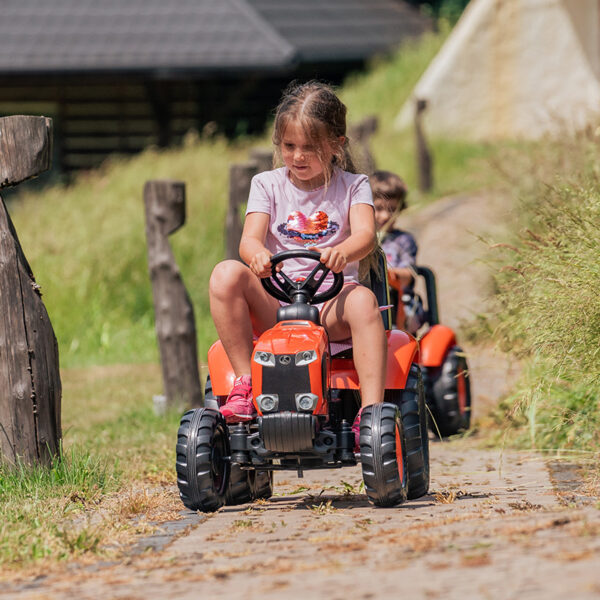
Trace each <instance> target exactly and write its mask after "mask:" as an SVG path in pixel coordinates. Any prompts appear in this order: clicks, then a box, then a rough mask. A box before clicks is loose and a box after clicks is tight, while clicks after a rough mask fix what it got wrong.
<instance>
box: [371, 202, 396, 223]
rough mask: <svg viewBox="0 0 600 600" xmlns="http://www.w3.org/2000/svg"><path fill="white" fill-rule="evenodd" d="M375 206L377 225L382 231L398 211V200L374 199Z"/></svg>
mask: <svg viewBox="0 0 600 600" xmlns="http://www.w3.org/2000/svg"><path fill="white" fill-rule="evenodd" d="M373 204H374V205H375V223H377V229H381V228H382V227H383V226H384V225H385V224H386V223H387V222H388V221H389V220H390V219H391V218H392V215H393V214H394V213H395V212H396V210H397V209H398V200H393V199H389V198H373Z"/></svg>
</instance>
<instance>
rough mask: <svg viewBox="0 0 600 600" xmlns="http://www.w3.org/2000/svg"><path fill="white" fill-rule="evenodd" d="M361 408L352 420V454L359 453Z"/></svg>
mask: <svg viewBox="0 0 600 600" xmlns="http://www.w3.org/2000/svg"><path fill="white" fill-rule="evenodd" d="M362 410H363V409H362V408H360V409H359V411H358V414H357V415H356V417H355V418H354V423H352V431H353V432H354V453H355V454H357V453H359V452H360V415H361V414H362Z"/></svg>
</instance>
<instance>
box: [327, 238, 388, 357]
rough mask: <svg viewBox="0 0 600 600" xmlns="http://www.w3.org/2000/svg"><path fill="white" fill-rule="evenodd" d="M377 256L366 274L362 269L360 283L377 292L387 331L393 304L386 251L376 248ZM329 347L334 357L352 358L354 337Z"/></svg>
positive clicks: (333, 343)
mask: <svg viewBox="0 0 600 600" xmlns="http://www.w3.org/2000/svg"><path fill="white" fill-rule="evenodd" d="M375 256H376V264H375V265H373V264H372V265H371V266H370V268H369V270H368V271H366V270H365V273H364V274H363V273H362V270H363V269H362V268H361V269H360V271H361V273H360V274H361V277H360V283H361V284H362V285H366V286H367V287H368V288H370V289H371V291H372V292H373V293H374V294H375V297H376V298H377V304H379V310H380V311H381V318H382V319H383V326H384V327H385V329H386V331H389V330H390V329H391V328H392V311H391V308H392V304H391V302H390V288H389V286H388V280H387V262H386V259H385V253H384V251H383V250H382V249H381V248H380V247H378V248H377V250H375ZM361 267H362V265H361ZM329 349H330V352H331V357H332V358H333V357H335V358H352V339H351V338H348V339H346V340H338V341H336V342H330V343H329Z"/></svg>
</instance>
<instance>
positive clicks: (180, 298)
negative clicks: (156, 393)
mask: <svg viewBox="0 0 600 600" xmlns="http://www.w3.org/2000/svg"><path fill="white" fill-rule="evenodd" d="M144 204H145V207H146V239H147V242H148V267H149V270H150V279H151V281H152V295H153V298H154V314H155V319H156V335H157V337H158V346H159V350H160V360H161V365H162V374H163V382H164V391H165V396H166V397H167V406H169V407H175V408H177V409H183V408H186V407H190V406H202V389H201V387H200V373H199V370H198V350H197V342H196V323H195V320H194V308H193V306H192V303H191V302H190V298H189V296H188V293H187V291H186V289H185V285H184V283H183V280H182V278H181V273H180V271H179V268H178V267H177V263H176V262H175V257H174V255H173V251H172V250H171V246H170V244H169V240H168V236H169V235H171V234H172V233H175V232H176V231H177V230H178V229H179V228H180V227H181V226H182V225H183V224H184V223H185V184H184V183H183V182H181V181H147V182H146V185H145V186H144Z"/></svg>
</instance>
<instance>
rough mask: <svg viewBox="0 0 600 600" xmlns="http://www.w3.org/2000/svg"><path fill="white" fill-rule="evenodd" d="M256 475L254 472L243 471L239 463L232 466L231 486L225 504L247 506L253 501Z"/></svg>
mask: <svg viewBox="0 0 600 600" xmlns="http://www.w3.org/2000/svg"><path fill="white" fill-rule="evenodd" d="M253 480H254V473H253V472H252V471H248V470H243V469H242V468H241V467H240V465H239V464H238V463H233V464H232V465H231V472H230V475H229V485H228V486H227V493H226V494H225V504H227V505H228V506H234V505H236V504H246V502H251V501H252V499H253V493H252V487H253V486H252V483H253Z"/></svg>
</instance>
